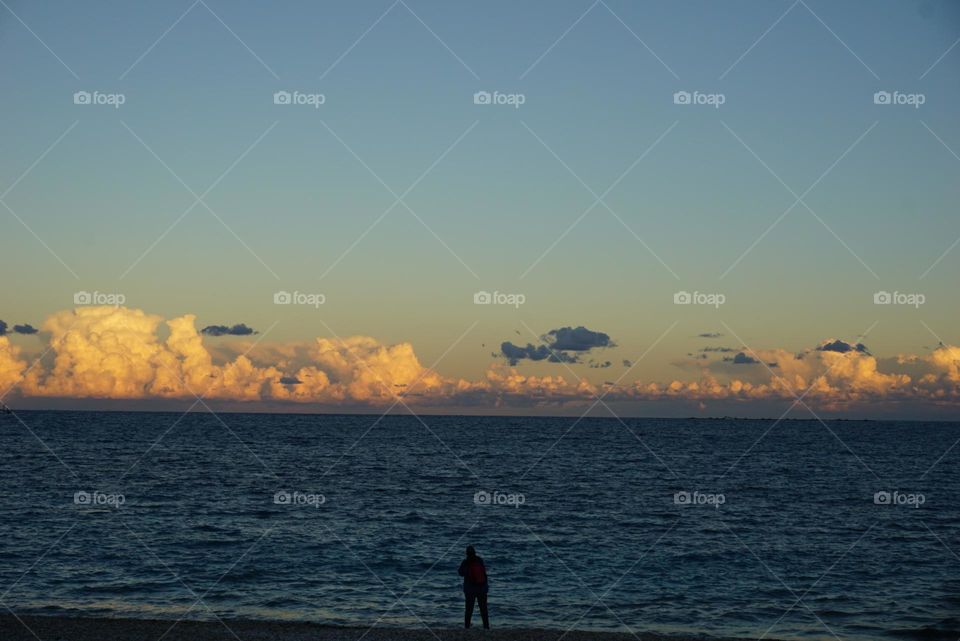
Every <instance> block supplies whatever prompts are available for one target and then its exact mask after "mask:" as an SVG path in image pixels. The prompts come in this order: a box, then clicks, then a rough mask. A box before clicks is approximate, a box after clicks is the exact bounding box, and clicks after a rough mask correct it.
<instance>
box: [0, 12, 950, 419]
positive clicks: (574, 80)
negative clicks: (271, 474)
mask: <svg viewBox="0 0 960 641" xmlns="http://www.w3.org/2000/svg"><path fill="white" fill-rule="evenodd" d="M958 42H960V7H958V5H957V4H956V3H954V2H950V1H944V2H935V1H932V0H917V1H906V0H898V1H893V2H859V1H857V2H844V3H832V2H825V1H822V0H797V1H796V2H791V1H789V0H785V1H783V2H780V1H768V0H764V1H742V2H724V3H717V2H684V3H670V2H646V1H643V2H624V1H618V0H597V1H596V2H591V1H589V0H584V1H576V2H574V1H570V2H567V1H551V2H524V3H512V2H487V3H461V2H428V1H424V0H397V1H396V2H394V1H392V0H384V1H379V0H378V1H373V0H370V1H364V2H294V1H291V2H284V3H282V5H277V4H276V3H248V2H244V3H235V2H223V1H222V0H197V1H196V2H192V1H191V0H185V1H184V2H179V1H178V2H167V3H154V4H140V3H137V4H131V3H125V2H97V3H93V4H84V5H78V4H76V3H69V2H55V1H51V2H43V3H39V2H27V1H23V2H18V1H14V0H4V1H3V2H2V3H0V60H3V61H4V62H3V73H2V74H0V90H2V93H3V96H4V106H3V113H4V118H2V119H0V138H2V140H3V145H2V147H0V203H2V205H3V206H2V207H0V268H2V270H3V273H4V275H5V278H3V280H2V285H0V320H2V321H3V323H4V325H0V328H2V329H3V332H0V333H2V334H4V335H3V336H0V395H2V396H0V398H2V400H3V402H4V403H6V404H8V405H10V406H12V407H14V406H22V407H83V408H94V407H99V408H103V407H106V408H114V407H122V408H156V407H181V406H186V407H190V406H192V405H193V404H194V403H197V402H198V398H199V399H201V401H200V403H204V404H206V403H210V404H212V405H214V406H217V407H226V408H230V409H248V410H254V411H261V410H262V411H372V412H383V411H402V410H405V409H410V408H414V409H416V410H417V411H424V412H445V413H447V412H448V413H460V412H463V413H497V412H503V413H541V414H554V413H561V414H575V415H579V414H582V413H583V412H585V411H590V412H594V413H596V412H600V413H603V412H608V413H611V414H612V413H616V414H622V415H657V416H671V415H676V416H689V415H708V416H711V415H738V416H741V415H743V416H780V415H781V414H782V413H783V412H785V411H786V412H792V414H791V415H800V416H804V415H805V416H807V417H809V416H811V415H816V416H819V415H825V416H826V415H829V416H834V415H836V416H852V417H882V416H898V417H902V418H940V419H944V418H946V419H949V418H956V417H957V409H958V403H960V373H958V367H960V365H958V358H960V348H957V347H955V346H956V345H960V336H958V335H957V327H958V325H957V323H956V319H957V315H958V311H960V302H958V298H957V295H956V286H955V284H956V281H957V273H958V267H960V249H957V245H958V244H960V243H958V240H960V217H958V216H957V209H956V203H957V202H958V192H960V180H958V176H960V156H958V152H960V121H958V120H957V118H956V109H955V106H956V105H957V103H958V100H960V83H958V82H957V79H958V71H960V45H958ZM287 98H289V100H287ZM485 292H486V293H489V294H490V296H489V300H490V303H489V304H484V303H485V301H486V300H488V299H487V297H486V296H485V294H484V293H485ZM84 293H88V294H90V295H89V296H85V294H84ZM284 293H289V294H290V296H289V300H290V301H291V302H290V303H289V304H282V303H284V302H285V301H286V300H288V299H287V298H286V297H285V295H284ZM687 294H689V296H687ZM886 294H889V296H887V295H886ZM478 295H479V296H478ZM687 300H689V301H690V302H689V304H685V301H687ZM888 300H889V302H886V301H888ZM275 301H276V302H275ZM15 326H19V327H20V329H19V330H18V329H16V327H15ZM238 326H239V328H238ZM205 328H212V329H206V330H205ZM32 330H36V331H32ZM234 330H236V331H234ZM858 345H859V347H858ZM798 396H800V400H797V397H798ZM598 399H599V400H598Z"/></svg>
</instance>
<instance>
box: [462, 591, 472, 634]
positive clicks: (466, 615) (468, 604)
mask: <svg viewBox="0 0 960 641" xmlns="http://www.w3.org/2000/svg"><path fill="white" fill-rule="evenodd" d="M463 596H464V599H465V601H464V606H463V627H465V628H469V627H470V617H472V616H473V595H472V594H470V593H469V592H465V593H464V595H463Z"/></svg>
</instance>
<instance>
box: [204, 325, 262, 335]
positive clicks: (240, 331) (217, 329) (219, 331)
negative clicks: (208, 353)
mask: <svg viewBox="0 0 960 641" xmlns="http://www.w3.org/2000/svg"><path fill="white" fill-rule="evenodd" d="M200 333H201V334H205V335H207V336H250V335H252V334H257V333H258V332H256V331H255V330H254V329H252V328H250V327H247V326H246V325H244V324H243V323H239V324H237V325H234V326H233V327H228V326H227V325H207V326H206V327H204V328H203V329H201V330H200Z"/></svg>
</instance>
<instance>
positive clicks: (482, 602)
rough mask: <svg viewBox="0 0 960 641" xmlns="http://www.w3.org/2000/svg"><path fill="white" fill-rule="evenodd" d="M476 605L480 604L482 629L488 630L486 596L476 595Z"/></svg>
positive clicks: (488, 619)
mask: <svg viewBox="0 0 960 641" xmlns="http://www.w3.org/2000/svg"><path fill="white" fill-rule="evenodd" d="M477 603H479V604H480V616H481V618H483V628H484V630H489V629H490V617H489V616H488V615H487V595H486V594H478V595H477Z"/></svg>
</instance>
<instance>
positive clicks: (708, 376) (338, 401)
mask: <svg viewBox="0 0 960 641" xmlns="http://www.w3.org/2000/svg"><path fill="white" fill-rule="evenodd" d="M42 330H43V334H42V335H43V336H44V337H46V336H48V335H49V339H50V345H49V353H48V354H47V355H46V356H45V357H44V358H43V359H42V362H34V364H33V365H32V366H28V359H27V358H26V357H25V356H24V354H23V353H22V352H21V351H20V348H18V347H17V346H16V345H13V344H12V343H11V342H10V339H9V338H8V337H5V336H4V337H0V393H5V392H7V391H9V390H10V389H11V388H12V389H14V390H15V391H14V392H12V393H15V394H20V395H22V396H25V397H26V396H40V397H66V398H101V399H155V398H161V399H162V398H177V399H187V400H190V399H192V398H193V395H194V394H198V395H201V396H203V397H204V398H208V399H223V400H230V401H269V402H274V403H276V402H280V403H282V402H289V403H313V404H318V405H327V406H358V407H359V406H364V407H378V408H384V407H389V406H390V405H392V404H393V403H394V402H395V401H396V400H397V399H398V398H400V399H405V402H408V403H412V404H416V405H418V406H421V407H425V406H437V407H440V406H457V407H464V406H481V407H510V406H517V407H536V406H557V405H565V404H568V403H569V404H574V403H576V404H587V403H589V402H590V401H592V400H593V399H595V398H596V397H598V396H600V395H603V396H604V397H605V398H606V399H607V400H609V401H610V402H614V401H624V402H630V401H648V400H670V399H674V400H685V401H694V402H708V401H710V400H731V401H744V402H749V401H754V400H780V399H783V400H786V401H788V402H790V401H792V400H793V399H794V395H795V394H802V393H804V392H806V396H805V398H804V402H806V403H809V404H810V405H811V406H821V407H848V406H854V405H856V404H857V403H871V402H873V401H877V400H884V401H901V400H907V401H911V400H912V401H918V400H919V401H922V402H930V403H935V404H949V405H950V406H954V405H957V404H960V347H957V346H949V345H944V346H940V347H939V348H937V349H936V350H934V351H933V352H931V353H929V354H927V355H925V356H915V355H901V356H899V357H897V358H888V359H885V360H884V361H882V367H881V362H880V361H878V360H877V358H876V357H874V356H873V355H872V354H870V353H869V352H868V351H867V350H866V348H862V349H859V348H858V347H857V345H858V344H856V343H845V342H844V345H846V346H847V347H849V349H846V348H844V347H842V346H840V345H837V343H838V342H843V341H839V340H838V339H829V340H828V341H824V342H823V343H820V344H819V345H818V346H816V347H813V348H811V349H809V350H806V351H804V352H801V353H799V354H798V353H795V352H791V351H788V350H784V349H765V350H756V351H753V350H748V349H744V350H743V351H741V352H738V353H737V355H736V356H734V357H732V358H733V360H732V361H730V362H724V361H723V360H722V359H721V360H716V361H713V362H709V363H707V362H705V361H702V360H698V361H694V362H695V363H697V364H698V365H697V366H696V369H697V370H699V377H698V378H696V379H695V380H673V381H669V382H663V381H660V382H656V381H633V382H626V381H625V382H621V381H619V380H618V381H614V382H611V383H605V384H603V385H601V386H599V387H598V386H597V385H595V384H594V383H592V382H590V381H587V380H585V379H584V380H578V379H576V377H575V376H570V377H568V378H565V377H564V376H560V375H557V376H527V375H525V374H522V373H520V372H518V371H517V370H516V368H514V367H510V366H508V365H505V364H503V363H502V362H499V363H494V364H492V365H491V366H490V367H489V368H488V369H487V371H486V372H485V374H484V375H483V376H481V377H479V378H478V379H477V380H465V379H457V378H450V377H444V376H442V375H440V374H439V373H437V372H435V371H433V370H431V369H429V368H426V367H424V366H423V365H422V364H421V363H420V361H419V359H418V358H417V355H416V353H415V352H414V349H413V346H412V345H411V344H410V343H397V344H394V345H387V344H383V343H381V342H379V341H377V340H376V339H374V338H370V337H367V336H352V337H348V338H344V339H343V340H340V339H337V338H327V337H319V338H316V339H314V340H312V341H305V342H297V343H284V344H277V343H273V344H264V345H260V344H258V343H255V342H252V341H242V340H241V341H228V342H223V341H211V345H209V346H208V345H205V344H204V340H203V335H202V334H201V332H200V331H198V330H197V327H196V318H195V317H194V316H192V315H185V316H180V317H177V318H172V319H168V320H165V319H163V318H161V317H160V316H156V315H153V314H149V313H146V312H144V311H142V310H137V309H127V308H123V307H81V308H78V309H76V310H69V311H63V312H58V313H55V314H53V315H52V316H50V317H49V318H48V319H47V320H46V321H45V322H44V323H43V325H42ZM606 343H607V344H609V341H606ZM563 344H564V345H568V346H569V345H572V344H574V343H570V342H565V343H563ZM575 344H577V345H581V346H585V345H586V343H585V342H583V341H580V342H577V343H575ZM825 346H830V348H829V349H824V347H825ZM523 349H526V348H523ZM533 349H538V348H533ZM241 350H242V351H241ZM586 351H588V350H586V349H585V350H583V352H586ZM583 352H580V353H583ZM549 353H550V352H549V350H548V351H547V354H548V356H545V357H544V358H543V359H541V360H549ZM575 353H577V352H575ZM537 354H538V355H539V354H541V352H539V351H538V352H537ZM728 358H730V357H728ZM737 359H739V360H740V363H738V362H737ZM29 360H33V359H29ZM741 363H742V364H741ZM748 363H749V364H750V365H752V366H750V367H744V366H743V365H744V364H748ZM592 364H593V365H594V366H595V367H597V368H603V369H606V368H607V367H609V366H610V365H611V363H610V361H593V363H592ZM623 364H624V366H625V367H629V366H630V364H629V363H627V362H624V363H623ZM808 389H809V391H807V390H808Z"/></svg>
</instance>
